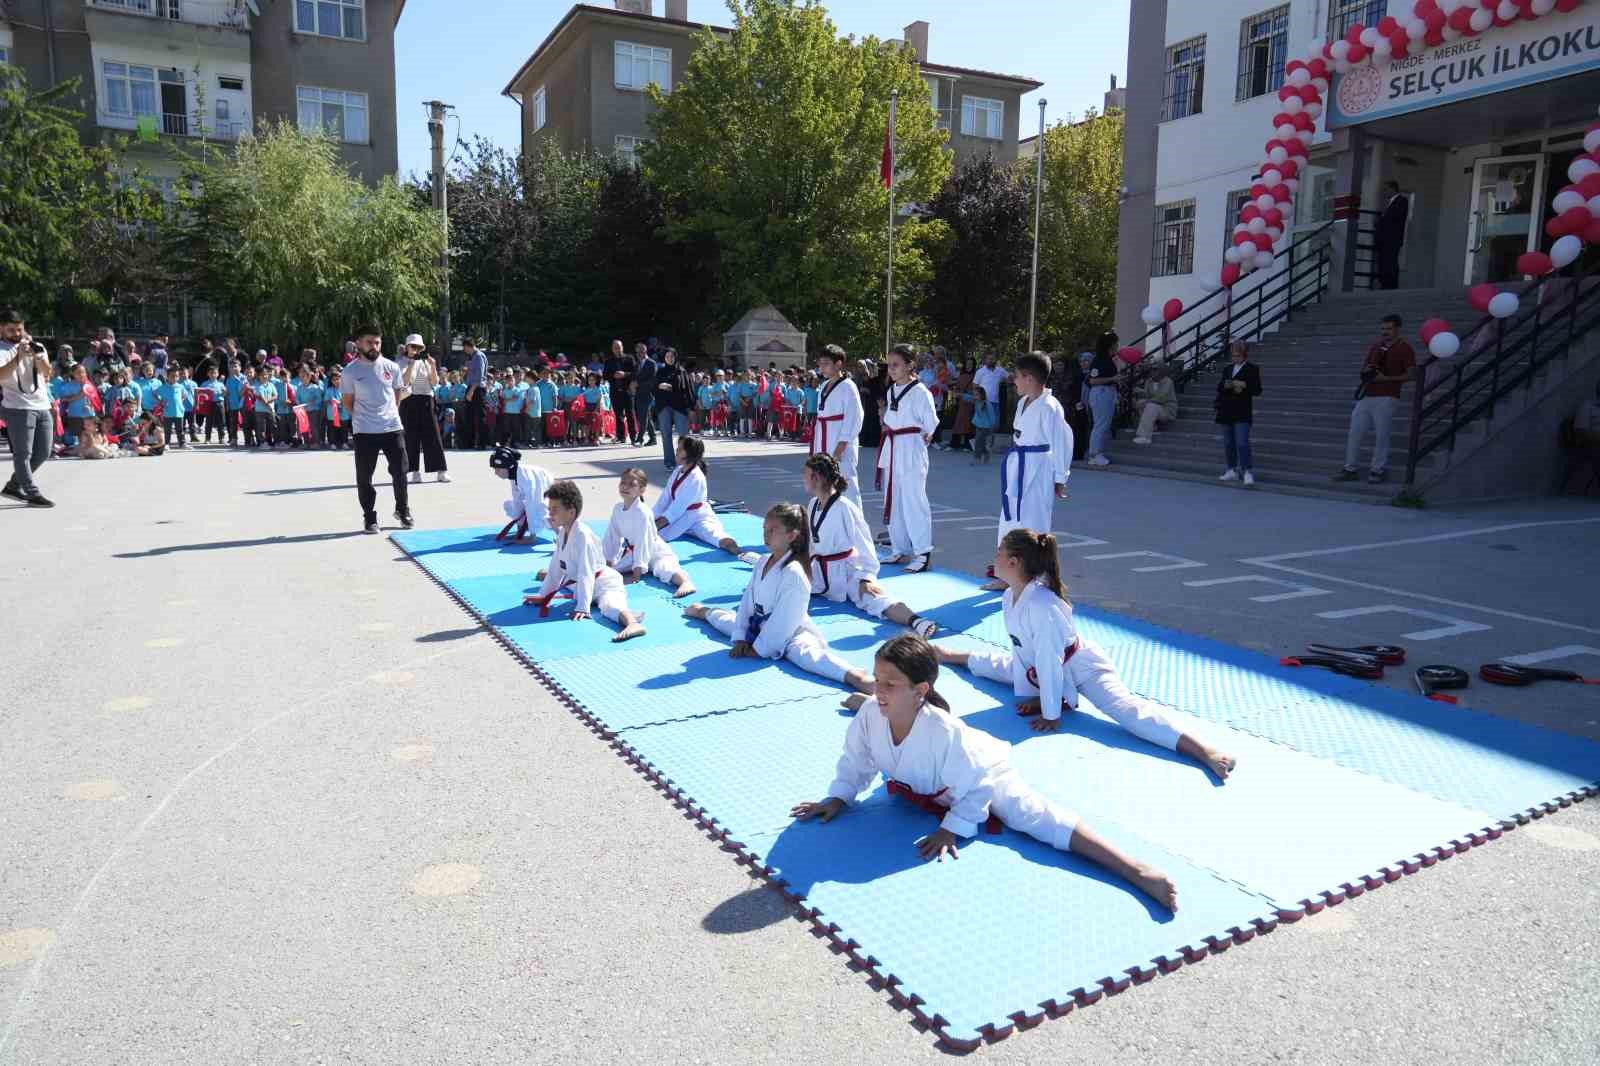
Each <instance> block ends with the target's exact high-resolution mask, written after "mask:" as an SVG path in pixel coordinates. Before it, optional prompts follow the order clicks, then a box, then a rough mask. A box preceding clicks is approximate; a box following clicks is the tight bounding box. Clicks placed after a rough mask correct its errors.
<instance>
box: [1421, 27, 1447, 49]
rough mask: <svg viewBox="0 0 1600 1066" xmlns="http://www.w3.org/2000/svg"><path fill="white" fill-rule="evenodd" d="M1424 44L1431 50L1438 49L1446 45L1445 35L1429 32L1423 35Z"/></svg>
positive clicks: (1435, 31) (1436, 31) (1434, 31)
mask: <svg viewBox="0 0 1600 1066" xmlns="http://www.w3.org/2000/svg"><path fill="white" fill-rule="evenodd" d="M1422 43H1423V44H1425V45H1427V46H1428V47H1429V48H1438V47H1439V46H1440V45H1441V44H1444V34H1443V33H1440V32H1439V31H1438V30H1429V31H1428V32H1427V33H1426V34H1424V35H1423V37H1422Z"/></svg>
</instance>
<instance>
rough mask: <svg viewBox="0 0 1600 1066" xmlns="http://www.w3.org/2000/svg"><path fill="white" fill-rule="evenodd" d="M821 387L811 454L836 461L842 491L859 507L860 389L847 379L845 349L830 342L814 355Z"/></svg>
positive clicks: (818, 395)
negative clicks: (825, 455) (841, 482)
mask: <svg viewBox="0 0 1600 1066" xmlns="http://www.w3.org/2000/svg"><path fill="white" fill-rule="evenodd" d="M817 373H818V374H819V375H821V377H822V381H823V384H822V390H821V391H820V392H819V393H818V394H817V420H816V422H814V423H813V424H812V426H811V448H810V454H812V455H817V454H819V453H822V452H826V453H827V454H829V455H831V456H833V457H834V458H835V459H837V460H838V461H839V472H840V473H841V474H843V475H844V479H845V481H846V482H847V484H848V487H847V488H846V489H845V494H846V495H847V496H849V497H850V499H851V500H852V501H854V503H855V505H856V507H857V508H859V507H860V506H861V486H860V485H858V484H856V464H857V463H858V462H859V461H860V458H861V445H860V444H859V443H858V441H859V440H860V437H861V414H862V412H861V392H860V390H858V389H857V388H856V383H855V382H853V381H851V380H850V373H849V367H847V366H846V365H845V355H844V349H843V348H841V347H839V346H838V345H837V344H830V345H828V346H827V347H826V348H824V349H822V354H821V355H819V356H817Z"/></svg>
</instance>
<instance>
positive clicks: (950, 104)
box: [504, 0, 1042, 162]
mask: <svg viewBox="0 0 1600 1066" xmlns="http://www.w3.org/2000/svg"><path fill="white" fill-rule="evenodd" d="M688 6H689V5H688V0H665V8H664V12H663V13H662V14H661V15H657V14H655V11H654V7H655V5H654V0H614V4H613V6H612V7H598V6H593V5H589V4H577V5H574V6H573V7H572V9H571V10H569V11H568V12H567V13H566V15H565V16H563V17H562V19H561V21H560V22H558V23H556V26H555V28H554V29H552V30H551V31H550V33H549V35H548V36H546V37H545V39H544V40H543V41H542V42H541V43H540V44H539V46H538V47H537V48H536V49H534V52H533V54H532V55H531V56H529V57H528V60H527V62H525V63H523V64H522V66H521V68H520V69H518V70H517V72H516V74H514V75H513V76H512V78H511V80H510V81H509V82H507V83H506V87H505V90H504V95H506V96H508V97H510V98H511V99H512V100H514V101H516V103H517V104H518V106H519V107H520V108H521V109H522V150H523V152H524V153H528V152H532V151H534V150H535V149H536V148H538V147H539V146H540V145H541V144H542V143H544V142H546V141H549V140H551V139H553V140H554V141H555V143H557V144H559V145H560V146H561V147H562V148H563V149H566V150H568V151H574V150H582V149H587V150H592V151H600V152H615V153H616V154H618V155H619V156H621V157H623V158H625V159H632V158H633V157H634V153H635V151H636V150H637V149H638V146H639V145H640V144H642V143H644V142H645V141H647V140H649V138H650V126H649V117H650V114H651V112H652V111H654V110H655V105H654V104H652V103H651V102H650V98H649V96H648V95H647V93H646V92H645V89H646V87H647V86H648V85H650V84H651V83H654V84H656V85H660V86H663V87H665V88H667V89H668V90H669V91H670V90H671V88H672V87H673V86H675V85H676V84H677V83H678V81H679V80H680V79H681V78H682V76H683V70H684V67H685V65H686V64H687V62H688V59H689V55H690V53H691V52H692V50H693V49H694V46H695V41H694V38H695V35H696V34H698V33H699V32H700V31H701V30H703V29H704V28H705V25H704V24H703V23H699V22H691V21H689V15H688ZM928 29H929V27H928V23H926V22H921V21H918V22H913V23H912V24H911V25H909V26H907V27H906V28H905V35H904V37H903V38H902V39H901V41H902V43H904V44H905V45H907V46H908V47H910V48H911V49H912V50H913V51H914V52H915V53H916V55H917V56H918V57H920V66H921V69H922V76H923V78H924V79H925V80H926V81H927V83H928V88H929V91H930V93H931V97H932V103H933V106H934V110H935V114H936V116H937V121H938V124H939V126H940V128H942V129H945V130H949V131H950V142H949V147H950V149H951V151H953V152H954V153H955V155H956V157H957V161H958V162H960V161H961V160H964V159H967V158H971V157H973V156H981V155H993V156H994V157H995V158H996V159H1000V160H1007V161H1009V160H1013V159H1016V158H1017V133H1018V125H1019V123H1018V119H1019V117H1020V115H1019V113H1020V111H1021V104H1022V97H1023V96H1024V95H1025V94H1026V93H1029V92H1031V91H1033V90H1034V89H1037V88H1039V87H1040V85H1041V84H1042V83H1040V82H1038V81H1035V80H1033V79H1032V78H1024V77H1017V76H1014V75H1010V74H997V73H994V72H992V71H984V70H973V69H970V68H966V67H955V66H948V65H945V64H942V63H934V62H931V61H930V60H928V59H927V56H928V54H929V52H928ZM711 30H712V32H713V33H717V34H728V33H731V32H733V31H732V30H731V29H729V28H728V27H725V26H712V27H711Z"/></svg>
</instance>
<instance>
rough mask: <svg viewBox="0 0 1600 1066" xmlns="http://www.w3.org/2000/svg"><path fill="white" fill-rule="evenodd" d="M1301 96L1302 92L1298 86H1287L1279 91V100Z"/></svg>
mask: <svg viewBox="0 0 1600 1066" xmlns="http://www.w3.org/2000/svg"><path fill="white" fill-rule="evenodd" d="M1299 95H1300V90H1299V89H1298V88H1297V87H1296V86H1293V85H1285V86H1283V87H1282V88H1281V89H1279V90H1278V99H1279V100H1287V99H1289V97H1291V96H1299Z"/></svg>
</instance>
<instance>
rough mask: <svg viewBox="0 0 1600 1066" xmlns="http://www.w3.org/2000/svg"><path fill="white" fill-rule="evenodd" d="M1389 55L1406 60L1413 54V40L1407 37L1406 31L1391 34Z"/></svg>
mask: <svg viewBox="0 0 1600 1066" xmlns="http://www.w3.org/2000/svg"><path fill="white" fill-rule="evenodd" d="M1389 54H1390V55H1392V56H1393V57H1394V58H1395V59H1404V58H1405V57H1406V56H1408V55H1410V54H1411V38H1410V37H1408V36H1406V31H1405V30H1399V31H1397V32H1395V33H1391V34H1389Z"/></svg>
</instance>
